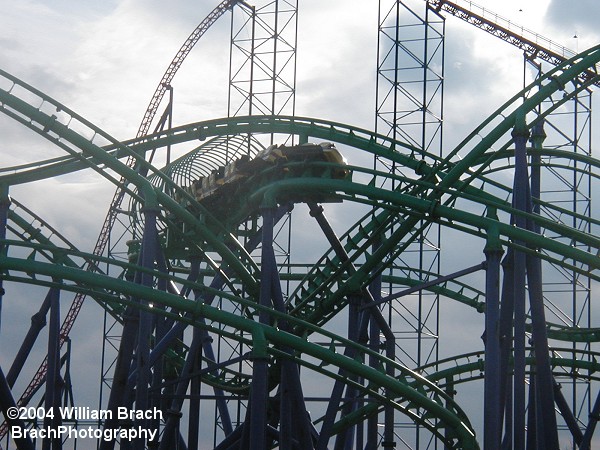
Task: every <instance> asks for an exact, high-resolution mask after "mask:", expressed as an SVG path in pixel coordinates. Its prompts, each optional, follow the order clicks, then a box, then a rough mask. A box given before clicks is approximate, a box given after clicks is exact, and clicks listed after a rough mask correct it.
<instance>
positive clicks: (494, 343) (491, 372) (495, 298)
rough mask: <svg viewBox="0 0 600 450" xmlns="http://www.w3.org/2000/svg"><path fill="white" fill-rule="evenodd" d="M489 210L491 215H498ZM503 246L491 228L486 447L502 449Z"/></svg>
mask: <svg viewBox="0 0 600 450" xmlns="http://www.w3.org/2000/svg"><path fill="white" fill-rule="evenodd" d="M495 216H496V214H495V212H490V211H488V217H495ZM502 253H503V250H502V246H501V244H500V239H499V235H498V232H497V230H488V238H487V245H486V247H485V256H486V282H485V379H484V388H483V389H484V425H483V427H484V428H483V430H484V448H485V449H486V450H488V449H497V448H500V442H501V439H502V410H501V400H500V393H501V389H500V384H501V370H500V359H501V354H500V339H501V336H500V260H501V258H502Z"/></svg>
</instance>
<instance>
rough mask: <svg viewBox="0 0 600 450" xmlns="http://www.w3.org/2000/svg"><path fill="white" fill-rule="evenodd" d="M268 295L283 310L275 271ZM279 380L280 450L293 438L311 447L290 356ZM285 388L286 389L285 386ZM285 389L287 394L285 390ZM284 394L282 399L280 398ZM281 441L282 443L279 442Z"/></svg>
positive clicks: (286, 326)
mask: <svg viewBox="0 0 600 450" xmlns="http://www.w3.org/2000/svg"><path fill="white" fill-rule="evenodd" d="M270 258H271V263H272V264H273V266H276V261H275V254H274V253H273V252H270ZM271 277H272V280H271V296H272V300H273V307H274V308H275V310H277V311H279V312H282V313H283V312H285V311H286V308H285V303H284V300H283V292H282V290H281V281H280V279H279V273H278V272H277V271H276V270H275V271H273V272H272V273H271ZM277 325H278V327H279V328H280V329H281V330H283V331H290V326H289V323H288V322H287V321H283V320H282V321H279V322H278V324H277ZM282 350H283V351H284V352H290V351H291V350H290V349H286V348H284V349H282ZM281 380H282V387H281V390H282V393H281V395H282V401H281V403H282V404H281V411H280V419H279V421H280V433H279V435H280V443H279V447H280V448H281V449H283V448H285V446H286V445H290V446H291V445H292V440H293V439H295V440H296V442H297V443H298V445H300V448H302V449H306V450H309V449H312V448H313V442H312V439H311V425H312V424H311V422H310V420H309V415H308V411H307V409H306V404H305V401H304V395H303V393H302V384H301V382H300V370H299V367H298V365H297V364H296V363H294V362H292V361H291V360H289V359H284V360H283V361H282V368H281ZM284 387H285V389H284ZM286 390H287V393H286V392H284V391H286ZM284 396H285V397H287V399H286V400H284V398H283V397H284ZM288 422H289V423H288ZM286 426H287V427H288V428H289V429H290V430H291V433H290V434H289V435H287V434H286V432H285V430H284V429H285V427H286ZM282 441H283V442H282Z"/></svg>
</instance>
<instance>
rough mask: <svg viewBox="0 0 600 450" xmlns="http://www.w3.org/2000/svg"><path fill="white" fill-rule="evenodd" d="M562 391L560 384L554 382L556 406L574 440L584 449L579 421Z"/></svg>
mask: <svg viewBox="0 0 600 450" xmlns="http://www.w3.org/2000/svg"><path fill="white" fill-rule="evenodd" d="M561 389H562V386H561V385H560V384H559V383H557V382H556V380H555V381H554V401H555V402H556V406H557V407H558V410H559V411H560V414H561V416H562V417H563V420H564V421H565V423H566V424H567V427H569V431H570V432H571V435H572V436H573V440H574V441H575V443H576V444H577V445H578V446H579V447H580V448H582V447H581V445H582V442H583V433H582V431H581V428H579V423H578V422H577V419H576V418H575V415H574V414H573V411H571V408H570V407H569V404H568V403H567V400H566V399H565V396H564V395H563V394H562V391H561Z"/></svg>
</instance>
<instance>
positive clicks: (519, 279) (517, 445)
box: [512, 117, 529, 450]
mask: <svg viewBox="0 0 600 450" xmlns="http://www.w3.org/2000/svg"><path fill="white" fill-rule="evenodd" d="M512 136H513V140H514V143H515V180H514V186H513V207H514V208H515V209H516V210H517V211H521V212H525V211H527V204H528V198H529V178H528V174H527V139H528V138H529V130H528V129H527V126H526V123H525V117H518V118H517V119H516V123H515V128H514V129H513V132H512ZM513 224H514V225H515V226H516V227H517V228H522V229H526V228H527V220H526V219H525V217H523V216H522V215H521V214H516V215H515V217H513ZM513 266H514V272H513V295H514V338H513V339H514V350H513V351H514V379H513V380H514V381H513V382H514V385H513V395H514V397H513V424H514V426H513V433H514V434H513V446H514V447H513V448H514V450H525V411H526V400H525V399H526V383H525V376H526V374H525V356H526V355H525V344H526V342H525V341H526V339H525V317H526V309H525V296H526V288H525V283H526V279H525V271H526V257H525V253H523V252H522V251H518V250H517V251H515V252H514V262H513Z"/></svg>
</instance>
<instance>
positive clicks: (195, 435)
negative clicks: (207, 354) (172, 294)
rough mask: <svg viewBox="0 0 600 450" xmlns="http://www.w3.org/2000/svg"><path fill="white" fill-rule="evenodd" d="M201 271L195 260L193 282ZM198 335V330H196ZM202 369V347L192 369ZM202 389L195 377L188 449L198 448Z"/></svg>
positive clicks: (191, 387) (192, 271)
mask: <svg viewBox="0 0 600 450" xmlns="http://www.w3.org/2000/svg"><path fill="white" fill-rule="evenodd" d="M199 269H200V260H199V259H198V258H193V259H192V261H191V262H190V277H191V276H193V275H195V276H194V278H193V280H194V281H195V280H197V279H198V272H199ZM199 297H200V293H199V292H196V293H195V298H196V299H199ZM194 333H196V330H194ZM201 369H202V346H200V348H199V350H198V352H197V355H196V357H195V358H194V364H193V367H192V373H197V372H199V371H200V370H201ZM201 389H202V382H201V380H200V377H199V376H195V377H193V378H192V379H191V380H190V405H189V418H188V440H187V444H188V448H198V443H199V438H200V433H199V427H200V393H201Z"/></svg>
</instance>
